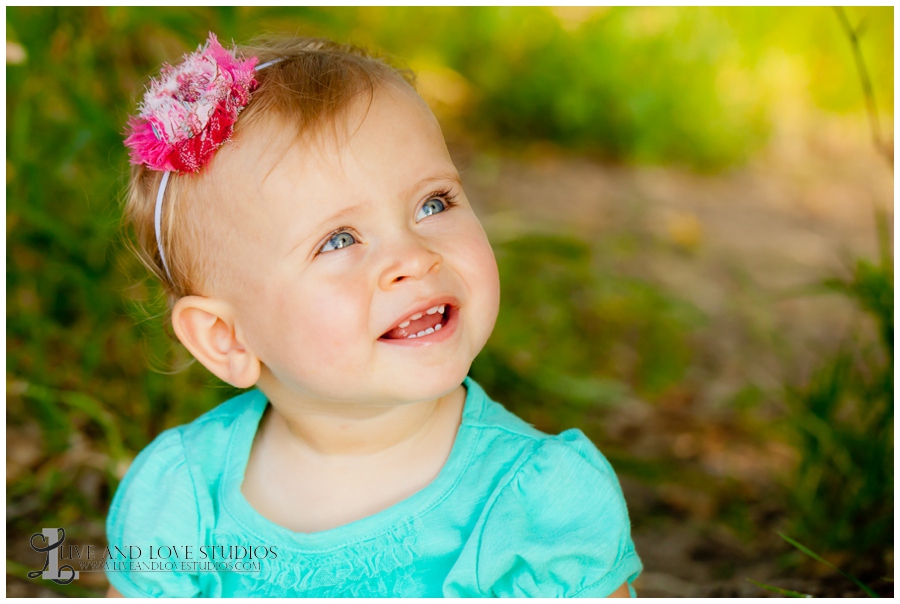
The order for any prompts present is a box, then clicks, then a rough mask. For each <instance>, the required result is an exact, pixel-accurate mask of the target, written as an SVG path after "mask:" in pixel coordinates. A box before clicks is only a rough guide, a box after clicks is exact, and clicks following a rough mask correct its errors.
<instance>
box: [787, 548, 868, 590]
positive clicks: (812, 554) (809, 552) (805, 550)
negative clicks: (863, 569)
mask: <svg viewBox="0 0 900 604" xmlns="http://www.w3.org/2000/svg"><path fill="white" fill-rule="evenodd" d="M778 536H779V537H781V538H782V539H784V540H785V541H787V542H788V543H790V544H791V545H793V546H794V547H796V548H797V549H799V550H800V551H801V552H803V553H804V554H806V555H807V556H809V557H810V558H812V559H813V560H818V561H819V562H821V563H822V564H824V565H826V566H829V567H831V568H833V569H834V570H836V571H838V572H839V573H841V574H842V575H844V576H845V577H847V578H848V579H850V580H851V581H853V582H854V583H856V584H857V585H858V586H859V587H860V589H862V590H863V591H864V592H866V595H867V596H869V597H870V598H880V597H881V596H879V595H878V594H877V593H875V591H873V590H872V588H871V587H869V586H868V585H866V584H865V583H863V582H862V581H860V580H859V579H857V578H856V577H854V576H853V575H851V574H850V573H845V572H844V571H842V570H841V569H839V568H838V567H837V566H835V565H834V564H832V563H831V562H829V561H828V560H826V559H824V558H823V557H822V556H820V555H818V554H817V553H815V552H814V551H812V550H811V549H809V548H808V547H806V546H804V545H803V544H801V543H798V542H796V541H794V540H793V539H791V538H790V537H788V536H787V535H783V534H781V533H778Z"/></svg>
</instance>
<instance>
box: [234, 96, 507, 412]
mask: <svg viewBox="0 0 900 604" xmlns="http://www.w3.org/2000/svg"><path fill="white" fill-rule="evenodd" d="M339 123H342V122H340V121H339ZM346 124H347V127H346V128H339V129H338V134H337V136H331V135H330V134H325V135H323V136H322V140H321V142H316V143H308V144H292V145H291V146H290V147H289V148H288V149H287V152H286V153H285V152H284V151H283V150H284V145H279V144H269V143H271V142H273V140H275V141H277V140H280V137H283V136H285V134H284V132H283V130H284V129H283V130H282V131H279V130H278V128H276V127H272V128H271V129H270V130H269V131H268V132H265V133H264V134H265V135H260V134H259V132H257V133H256V134H255V135H254V136H251V137H247V140H240V141H235V143H236V151H237V153H236V154H235V156H237V154H239V155H240V156H241V157H244V158H246V157H248V156H251V155H248V154H253V153H256V154H260V155H263V156H265V157H269V156H271V155H272V154H273V153H275V152H276V151H275V150H277V153H278V156H277V158H276V159H273V160H272V161H269V160H268V159H267V160H266V161H262V162H260V163H259V164H258V166H259V167H257V168H253V167H248V166H246V164H245V165H244V166H239V165H238V164H236V163H235V167H234V170H240V171H242V172H244V173H246V176H245V177H244V178H241V177H237V178H234V179H233V180H234V181H235V183H234V185H233V186H232V183H231V182H230V181H229V182H228V187H229V191H228V196H229V198H233V199H235V200H245V201H243V202H242V201H237V202H235V203H230V204H228V205H229V208H228V212H227V216H223V220H228V221H229V223H230V227H231V228H233V229H234V230H235V231H236V233H237V234H236V239H237V241H239V246H238V249H236V250H235V252H234V257H233V258H230V259H228V263H229V264H230V266H231V270H233V271H237V274H236V275H234V276H236V277H238V278H237V279H232V280H231V281H232V282H236V283H242V284H243V286H242V287H240V288H234V289H233V290H232V291H230V292H228V298H230V299H229V302H231V303H232V305H233V306H234V308H235V311H236V316H237V317H238V322H237V325H238V329H239V330H240V332H241V333H242V334H243V336H244V339H245V341H246V342H247V344H248V346H249V348H250V349H251V350H252V351H253V352H254V353H255V354H256V355H257V356H258V357H259V358H260V360H261V361H262V362H263V364H264V366H265V367H264V369H263V374H262V377H261V379H260V384H259V385H260V386H261V387H262V388H263V390H265V391H266V393H267V394H268V395H269V396H270V397H271V398H275V399H277V398H278V397H289V398H290V397H293V398H296V399H298V400H299V399H315V400H329V401H341V402H356V403H374V404H395V403H398V402H399V403H411V402H418V401H423V400H429V399H433V398H436V397H438V396H442V395H443V394H446V393H448V392H450V391H452V390H453V389H454V388H456V387H457V386H458V385H459V384H460V383H461V381H462V380H463V378H464V377H465V375H466V373H467V372H468V369H469V366H470V365H471V362H472V360H473V359H474V358H475V356H476V355H477V354H478V353H479V352H480V351H481V349H482V347H483V346H484V344H485V342H486V341H487V339H488V336H489V335H490V333H491V331H492V329H493V327H494V322H495V320H496V318H497V310H498V304H499V296H500V286H499V279H498V275H497V266H496V262H495V260H494V255H493V252H492V250H491V247H490V244H489V243H488V240H487V237H486V236H485V233H484V231H483V229H482V227H481V224H480V223H479V222H478V219H477V218H476V217H475V214H474V213H473V211H472V208H471V206H470V205H469V201H468V199H466V195H465V193H464V192H463V190H462V187H461V185H460V182H459V175H458V172H457V170H456V168H455V167H454V165H453V162H452V161H451V159H450V156H449V154H448V152H447V148H446V145H445V143H444V139H443V135H442V134H441V131H440V127H439V126H438V124H437V122H436V120H435V119H434V117H433V116H432V114H431V112H430V111H429V110H428V108H427V107H426V106H425V104H424V103H423V102H422V101H421V99H419V97H418V96H416V95H415V94H414V93H413V92H412V91H411V90H406V89H400V88H395V87H391V86H382V87H380V88H378V89H377V91H376V93H375V97H374V99H373V102H372V104H371V106H370V107H368V111H367V112H366V106H365V104H364V103H360V104H359V105H358V106H356V107H354V108H353V109H351V110H350V111H349V112H348V115H347V121H346ZM268 137H272V138H268ZM267 138H268V140H267ZM267 154H268V155H267ZM229 161H230V160H226V161H225V163H224V166H225V167H226V169H230V168H229V167H228V166H229V164H228V162H229ZM245 161H246V160H245ZM273 163H274V167H272V165H273ZM248 172H249V173H248ZM236 173H237V172H236ZM231 206H233V207H231ZM232 210H233V211H232ZM435 307H437V310H435ZM429 312H430V313H432V314H428V313H429ZM420 315H421V316H420ZM423 331H424V332H426V333H424V334H423V335H421V336H418V337H415V338H409V337H408V336H409V335H413V334H418V333H421V332H423Z"/></svg>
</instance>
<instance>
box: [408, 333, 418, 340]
mask: <svg viewBox="0 0 900 604" xmlns="http://www.w3.org/2000/svg"><path fill="white" fill-rule="evenodd" d="M414 337H416V334H413V335H411V336H406V339H407V340H411V339H413V338H414Z"/></svg>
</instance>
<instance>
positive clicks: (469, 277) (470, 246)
mask: <svg viewBox="0 0 900 604" xmlns="http://www.w3.org/2000/svg"><path fill="white" fill-rule="evenodd" d="M465 233H466V234H465V236H464V237H460V238H459V242H460V244H461V245H460V246H459V247H458V248H457V249H458V253H459V254H460V258H461V263H462V265H463V267H464V274H463V278H464V279H465V280H466V281H467V283H468V286H469V290H470V292H471V295H472V302H473V303H474V304H475V305H477V307H478V308H477V310H478V315H479V316H480V317H482V318H483V319H484V326H483V327H484V329H485V331H486V334H485V335H484V339H485V340H487V336H488V335H490V332H491V331H492V330H493V328H494V323H495V321H496V320H497V313H498V311H499V308H500V275H499V273H498V270H497V260H496V259H495V258H494V251H493V249H491V244H490V242H489V241H488V238H487V235H485V233H484V230H483V229H482V228H481V224H480V223H479V222H478V220H477V219H476V218H474V217H473V218H472V224H470V225H469V226H468V228H467V229H466V231H465Z"/></svg>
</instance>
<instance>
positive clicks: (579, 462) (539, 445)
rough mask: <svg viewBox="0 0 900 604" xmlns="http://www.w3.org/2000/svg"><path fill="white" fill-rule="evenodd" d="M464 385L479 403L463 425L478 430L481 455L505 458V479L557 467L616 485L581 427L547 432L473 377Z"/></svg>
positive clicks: (603, 458) (605, 461)
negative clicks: (492, 395) (594, 475)
mask: <svg viewBox="0 0 900 604" xmlns="http://www.w3.org/2000/svg"><path fill="white" fill-rule="evenodd" d="M466 386H467V387H468V388H469V389H471V391H472V393H473V395H474V396H475V397H477V398H478V399H480V404H478V405H473V407H475V408H474V409H473V410H471V411H470V410H467V414H468V417H466V418H464V424H466V425H467V426H468V427H470V428H472V429H475V430H477V431H479V432H480V433H481V438H480V440H481V441H482V442H481V443H480V446H479V449H480V452H481V453H482V454H483V455H482V456H487V457H488V458H490V457H495V458H505V460H506V467H507V469H508V472H507V479H508V481H511V480H514V479H522V478H527V477H529V476H534V477H540V476H542V475H546V474H545V470H546V469H548V468H553V467H557V468H561V469H571V470H572V471H573V472H576V473H579V474H580V473H584V472H588V473H592V472H593V473H597V474H599V475H602V476H611V477H612V479H613V480H614V481H615V483H616V485H618V481H616V480H615V474H614V472H613V471H612V467H611V466H610V465H609V462H608V461H607V460H606V458H605V457H604V456H603V454H601V453H600V451H598V450H597V447H595V446H594V444H593V443H592V442H591V441H590V439H588V438H587V437H586V436H585V435H584V433H583V432H581V430H577V429H571V430H566V431H565V432H562V433H560V434H557V435H551V434H546V433H544V432H541V431H540V430H538V429H537V428H535V427H534V426H532V425H531V424H528V423H527V422H525V421H524V420H522V419H521V418H519V417H518V416H516V415H515V414H513V413H512V412H510V411H509V410H508V409H506V407H504V406H503V405H502V404H500V403H498V402H496V401H494V400H492V399H491V398H490V397H489V396H488V395H487V394H486V393H485V392H484V390H483V389H482V388H481V386H479V385H478V384H477V383H476V382H474V381H473V380H471V379H468V380H467V382H466Z"/></svg>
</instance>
